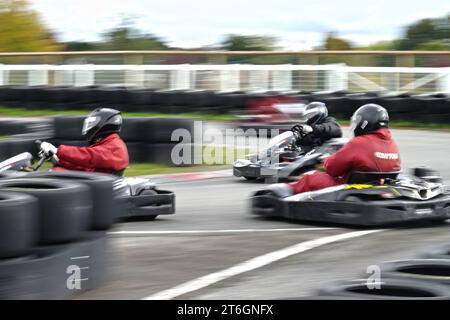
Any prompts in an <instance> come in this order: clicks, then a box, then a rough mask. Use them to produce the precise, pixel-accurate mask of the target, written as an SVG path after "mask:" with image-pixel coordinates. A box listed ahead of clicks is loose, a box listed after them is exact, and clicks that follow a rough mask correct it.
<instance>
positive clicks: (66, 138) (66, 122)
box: [51, 116, 88, 147]
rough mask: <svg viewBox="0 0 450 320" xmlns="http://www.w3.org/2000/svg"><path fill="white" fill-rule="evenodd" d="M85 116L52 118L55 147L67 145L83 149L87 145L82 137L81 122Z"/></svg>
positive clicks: (52, 140)
mask: <svg viewBox="0 0 450 320" xmlns="http://www.w3.org/2000/svg"><path fill="white" fill-rule="evenodd" d="M85 118H86V116H55V117H52V123H53V137H52V139H51V142H52V143H53V144H54V145H55V146H59V145H60V144H67V145H71V146H79V147H84V146H87V145H88V143H87V141H86V139H85V138H84V137H83V135H82V128H83V122H84V119H85Z"/></svg>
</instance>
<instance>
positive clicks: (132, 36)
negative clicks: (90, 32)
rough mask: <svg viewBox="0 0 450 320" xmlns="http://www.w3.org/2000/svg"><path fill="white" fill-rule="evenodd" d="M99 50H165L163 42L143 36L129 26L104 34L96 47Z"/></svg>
mask: <svg viewBox="0 0 450 320" xmlns="http://www.w3.org/2000/svg"><path fill="white" fill-rule="evenodd" d="M97 47H98V49H100V50H167V49H169V47H168V46H167V45H166V44H165V43H164V41H163V40H161V39H160V38H158V37H157V36H155V35H153V34H143V33H141V32H140V31H139V30H138V29H136V28H134V27H132V26H130V25H122V26H120V27H117V28H114V29H113V30H110V31H108V32H106V33H105V34H104V35H103V40H102V41H101V42H100V43H99V44H98V45H97Z"/></svg>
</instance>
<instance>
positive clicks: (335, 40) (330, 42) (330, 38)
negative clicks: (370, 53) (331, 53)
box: [322, 32, 353, 50]
mask: <svg viewBox="0 0 450 320" xmlns="http://www.w3.org/2000/svg"><path fill="white" fill-rule="evenodd" d="M352 47H353V46H352V45H351V43H350V42H349V41H347V40H344V39H341V38H339V37H337V36H336V35H335V34H334V33H333V32H330V33H328V34H327V37H326V38H325V43H324V44H323V46H322V49H323V50H351V49H352Z"/></svg>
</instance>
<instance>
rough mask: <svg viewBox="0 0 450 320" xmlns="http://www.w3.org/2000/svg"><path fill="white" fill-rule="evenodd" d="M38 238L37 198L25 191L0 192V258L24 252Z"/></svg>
mask: <svg viewBox="0 0 450 320" xmlns="http://www.w3.org/2000/svg"><path fill="white" fill-rule="evenodd" d="M38 239H39V202H38V199H37V198H35V197H33V196H31V195H28V194H25V193H19V192H3V191H2V192H0V259H5V258H13V257H18V256H21V255H24V254H26V253H27V252H28V251H29V250H30V249H31V248H32V247H33V246H35V245H37V243H38Z"/></svg>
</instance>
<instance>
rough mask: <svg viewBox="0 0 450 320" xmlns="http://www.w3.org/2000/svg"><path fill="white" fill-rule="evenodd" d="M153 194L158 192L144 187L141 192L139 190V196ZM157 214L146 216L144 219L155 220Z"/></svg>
mask: <svg viewBox="0 0 450 320" xmlns="http://www.w3.org/2000/svg"><path fill="white" fill-rule="evenodd" d="M155 194H158V193H157V192H156V191H155V190H151V189H145V190H142V191H141V192H139V195H140V196H154V195H155ZM157 216H158V215H153V216H146V217H145V220H148V221H152V220H155V219H156V217H157Z"/></svg>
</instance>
